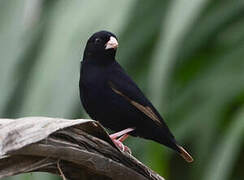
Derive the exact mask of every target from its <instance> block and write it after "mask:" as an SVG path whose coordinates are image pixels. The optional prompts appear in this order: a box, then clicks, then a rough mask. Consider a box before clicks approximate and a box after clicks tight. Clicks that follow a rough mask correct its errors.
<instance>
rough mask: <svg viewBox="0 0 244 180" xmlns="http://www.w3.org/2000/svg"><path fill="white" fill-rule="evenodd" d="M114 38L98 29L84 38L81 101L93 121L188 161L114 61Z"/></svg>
mask: <svg viewBox="0 0 244 180" xmlns="http://www.w3.org/2000/svg"><path fill="white" fill-rule="evenodd" d="M117 46H118V43H117V37H116V36H115V35H114V34H112V33H111V32H107V31H99V32H97V33H95V34H93V35H92V36H91V37H90V38H89V40H88V41H87V44H86V47H85V51H84V55H83V61H82V62H81V71H80V82H79V87H80V98H81V102H82V104H83V106H84V108H85V110H86V111H87V113H88V114H89V115H90V117H91V118H92V119H94V120H97V121H99V122H100V123H101V124H102V125H104V126H105V127H107V128H109V129H111V130H114V131H121V130H123V129H127V128H134V129H135V130H134V131H132V132H130V133H129V134H130V135H133V136H139V137H142V138H146V139H150V140H154V141H156V142H158V143H160V144H163V145H165V146H167V147H169V148H171V149H173V150H175V151H177V152H178V153H179V154H180V155H181V156H182V157H183V158H184V159H185V160H187V161H188V162H191V161H193V159H192V158H191V156H190V155H189V154H188V153H187V152H186V151H185V150H184V149H183V148H182V147H181V146H179V145H178V144H177V142H176V140H175V138H174V136H173V135H172V133H171V132H170V130H169V128H168V127H167V125H166V124H165V122H164V120H163V118H162V117H161V116H160V114H159V113H158V111H157V110H156V109H155V108H154V107H153V105H152V104H151V102H150V101H149V100H148V99H147V98H146V97H145V96H144V94H143V93H142V91H141V90H140V89H139V88H138V86H137V85H136V84H135V83H134V81H133V80H132V79H131V78H130V77H129V76H128V75H127V73H126V72H125V71H124V70H123V68H122V67H121V66H120V65H119V64H118V62H117V61H116V60H115V54H116V49H117Z"/></svg>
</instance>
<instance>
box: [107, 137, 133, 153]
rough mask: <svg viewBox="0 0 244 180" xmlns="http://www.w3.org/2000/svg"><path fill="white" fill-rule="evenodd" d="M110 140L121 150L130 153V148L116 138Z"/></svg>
mask: <svg viewBox="0 0 244 180" xmlns="http://www.w3.org/2000/svg"><path fill="white" fill-rule="evenodd" d="M112 141H113V142H114V144H115V145H116V146H117V147H118V148H119V149H120V150H121V151H122V152H126V153H129V154H131V150H130V148H128V147H127V146H125V145H124V144H123V143H122V142H121V141H120V140H117V139H112Z"/></svg>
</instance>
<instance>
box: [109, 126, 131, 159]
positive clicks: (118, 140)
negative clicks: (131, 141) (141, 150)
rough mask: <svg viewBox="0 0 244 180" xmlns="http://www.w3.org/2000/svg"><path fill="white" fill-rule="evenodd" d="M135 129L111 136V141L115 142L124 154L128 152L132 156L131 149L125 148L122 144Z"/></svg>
mask: <svg viewBox="0 0 244 180" xmlns="http://www.w3.org/2000/svg"><path fill="white" fill-rule="evenodd" d="M133 130H135V129H133V128H128V129H125V130H123V131H120V132H117V133H114V134H111V135H110V138H111V140H112V141H113V142H114V144H115V145H116V146H117V147H118V148H119V149H120V150H121V151H123V152H127V153H129V154H131V150H130V148H128V147H127V146H125V145H124V144H123V143H122V142H123V141H124V140H125V139H126V138H127V137H128V136H129V135H128V134H127V133H129V132H131V131H133Z"/></svg>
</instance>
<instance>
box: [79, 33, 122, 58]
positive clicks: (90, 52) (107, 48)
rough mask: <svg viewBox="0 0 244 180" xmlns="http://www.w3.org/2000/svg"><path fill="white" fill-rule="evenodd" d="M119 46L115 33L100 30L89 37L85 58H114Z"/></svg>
mask: <svg viewBox="0 0 244 180" xmlns="http://www.w3.org/2000/svg"><path fill="white" fill-rule="evenodd" d="M117 47H118V41H117V37H116V36H115V35H114V34H113V33H111V32H108V31H99V32H96V33H94V34H93V35H92V36H91V37H90V38H89V39H88V41H87V44H86V48H85V51H84V58H89V59H99V60H100V61H109V60H114V59H115V54H116V50H117ZM104 63H105V62H104Z"/></svg>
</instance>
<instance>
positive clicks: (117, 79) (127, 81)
mask: <svg viewBox="0 0 244 180" xmlns="http://www.w3.org/2000/svg"><path fill="white" fill-rule="evenodd" d="M108 84H109V86H110V87H111V89H112V90H113V91H114V92H115V93H117V94H118V95H120V96H122V97H124V98H125V99H126V100H127V101H128V102H129V103H131V104H132V105H133V106H134V107H136V108H137V109H138V110H140V111H141V112H142V113H144V114H145V115H146V116H147V117H149V118H150V119H152V120H153V121H154V122H155V123H157V124H158V125H160V126H162V125H164V122H163V119H162V117H161V116H160V114H159V113H158V112H157V110H156V109H155V108H154V107H153V105H152V104H151V103H150V101H149V100H148V99H147V98H146V97H145V96H144V94H143V93H142V91H141V90H140V89H139V88H138V87H137V85H136V84H135V83H134V82H133V80H132V79H131V78H130V77H129V76H128V75H127V74H126V72H124V70H123V69H122V68H121V67H120V66H119V65H117V66H116V67H115V68H113V72H111V74H110V76H109V80H108Z"/></svg>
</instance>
